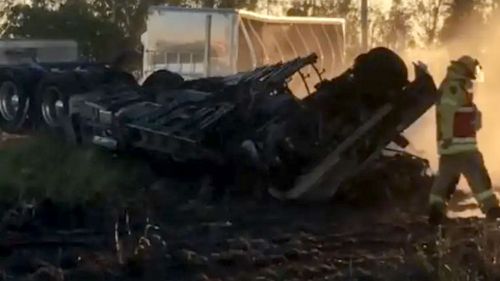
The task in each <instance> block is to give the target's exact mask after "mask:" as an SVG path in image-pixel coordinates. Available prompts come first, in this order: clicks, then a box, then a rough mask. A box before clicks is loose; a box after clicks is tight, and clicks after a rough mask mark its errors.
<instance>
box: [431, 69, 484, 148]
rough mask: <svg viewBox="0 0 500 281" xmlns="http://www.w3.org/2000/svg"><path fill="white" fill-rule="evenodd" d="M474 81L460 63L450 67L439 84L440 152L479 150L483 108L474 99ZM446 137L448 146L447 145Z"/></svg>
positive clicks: (438, 121) (437, 108) (438, 129)
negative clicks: (480, 109) (478, 139)
mask: <svg viewBox="0 0 500 281" xmlns="http://www.w3.org/2000/svg"><path fill="white" fill-rule="evenodd" d="M472 85H473V84H472V81H471V80H470V79H468V78H467V77H466V76H465V75H464V74H463V72H462V70H461V68H460V66H457V65H454V64H452V65H451V66H450V67H448V71H447V74H446V78H445V79H444V80H443V82H442V84H441V85H440V87H439V93H440V99H439V101H438V103H437V104H436V121H437V124H436V125H437V126H436V127H437V139H438V152H439V154H440V155H449V154H456V153H460V152H466V151H475V150H477V139H476V133H477V131H478V130H479V129H480V128H481V112H480V111H479V110H478V109H477V107H476V105H475V104H474V102H473V97H474V95H473V94H474V93H473V92H472V90H473V87H472ZM445 140H448V141H447V142H448V144H449V145H448V146H445V147H443V143H444V142H445Z"/></svg>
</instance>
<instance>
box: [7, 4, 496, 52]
mask: <svg viewBox="0 0 500 281" xmlns="http://www.w3.org/2000/svg"><path fill="white" fill-rule="evenodd" d="M267 1H268V2H267V5H269V3H271V4H273V3H274V4H275V5H282V4H283V0H281V2H269V1H270V0H267ZM275 1H276V0H275ZM18 2H19V1H15V0H3V2H2V3H0V19H2V21H1V24H0V36H1V37H2V38H13V37H14V38H44V39H74V40H76V41H77V42H78V44H79V46H80V49H81V52H82V55H84V56H86V57H87V58H90V59H94V60H107V59H109V58H110V57H111V56H113V55H114V54H116V53H117V52H118V51H120V50H123V49H138V48H140V45H141V41H140V36H141V34H142V33H143V32H144V31H145V23H146V18H147V13H148V7H149V6H151V5H159V4H168V5H174V6H186V7H200V6H201V7H214V8H217V7H220V8H246V9H249V10H255V9H256V7H257V5H258V4H259V0H127V1H122V0H32V1H31V4H30V5H27V4H23V3H18ZM286 2H290V3H292V2H291V1H286ZM293 3H294V4H293V6H292V7H291V8H287V10H286V11H283V12H284V13H285V14H288V15H301V16H326V17H342V18H345V19H346V21H347V25H346V35H347V38H346V43H347V46H348V53H351V54H355V53H357V52H358V51H359V48H360V33H361V30H360V11H359V0H301V1H300V2H293ZM499 3H500V0H405V1H403V0H393V1H392V5H391V7H390V9H389V10H388V11H382V10H381V9H380V8H379V7H375V6H372V7H370V10H369V15H370V16H369V17H370V18H369V21H370V32H369V39H370V43H371V45H372V46H375V45H377V46H379V45H383V46H387V47H390V48H392V49H395V50H402V49H405V48H408V47H421V46H430V45H435V44H446V43H448V42H452V41H453V40H457V39H458V38H462V37H467V38H475V37H478V36H482V34H481V32H480V31H481V30H482V29H481V26H483V25H487V24H489V22H490V20H491V19H492V18H494V17H495V15H497V16H498V10H499V9H498V6H499ZM471 25H474V27H473V28H467V27H471Z"/></svg>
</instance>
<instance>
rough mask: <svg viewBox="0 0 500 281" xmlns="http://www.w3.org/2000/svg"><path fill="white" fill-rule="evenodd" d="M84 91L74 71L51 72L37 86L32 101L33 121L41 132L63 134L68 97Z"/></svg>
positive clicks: (67, 115) (67, 109) (67, 113)
mask: <svg viewBox="0 0 500 281" xmlns="http://www.w3.org/2000/svg"><path fill="white" fill-rule="evenodd" d="M84 91H85V87H83V86H82V85H81V83H79V82H78V80H77V79H76V77H75V75H74V73H71V72H67V73H51V74H48V75H47V76H46V77H44V78H43V79H42V80H41V81H40V83H39V85H38V88H37V91H36V93H35V97H34V103H33V110H32V111H33V122H34V125H35V127H36V128H37V130H38V131H39V132H41V133H50V134H55V135H58V136H60V135H64V124H65V123H67V122H68V120H67V119H68V118H69V99H70V97H71V96H72V95H74V94H79V93H82V92H84Z"/></svg>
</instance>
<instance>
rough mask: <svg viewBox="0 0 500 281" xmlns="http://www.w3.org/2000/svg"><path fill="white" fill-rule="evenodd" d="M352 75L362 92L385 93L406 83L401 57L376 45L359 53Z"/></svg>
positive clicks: (395, 89)
mask: <svg viewBox="0 0 500 281" xmlns="http://www.w3.org/2000/svg"><path fill="white" fill-rule="evenodd" d="M354 76H355V77H356V80H357V82H358V83H357V84H358V85H359V86H360V87H362V89H363V92H371V93H372V94H375V95H378V96H380V95H382V96H383V95H386V94H387V93H388V92H390V91H399V90H401V89H402V88H403V87H404V86H405V85H406V84H407V83H408V69H407V68H406V65H405V62H404V61H403V60H402V59H401V57H400V56H399V55H398V54H396V53H395V52H393V51H392V50H390V49H387V48H384V47H378V48H374V49H371V50H370V51H369V52H367V53H364V54H361V55H359V56H358V57H357V58H356V59H355V62H354Z"/></svg>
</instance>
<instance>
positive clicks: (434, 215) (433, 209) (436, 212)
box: [428, 204, 447, 226]
mask: <svg viewBox="0 0 500 281" xmlns="http://www.w3.org/2000/svg"><path fill="white" fill-rule="evenodd" d="M446 219H447V217H446V214H445V213H444V211H443V208H442V207H441V206H438V205H436V204H434V205H431V206H430V210H429V218H428V222H429V224H430V225H432V226H437V225H440V224H443V223H444V222H445V220H446Z"/></svg>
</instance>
